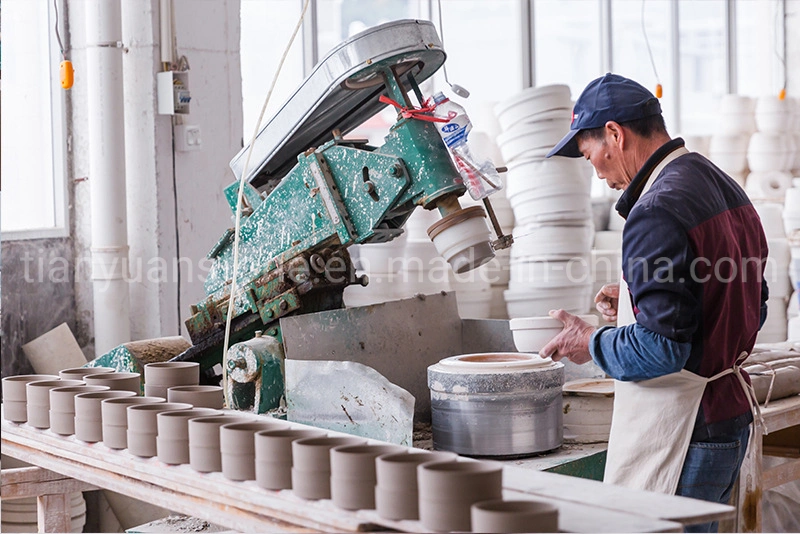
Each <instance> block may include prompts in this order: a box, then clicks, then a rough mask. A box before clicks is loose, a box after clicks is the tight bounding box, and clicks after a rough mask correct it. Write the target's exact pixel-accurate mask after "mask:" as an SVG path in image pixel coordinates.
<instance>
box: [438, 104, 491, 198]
mask: <svg viewBox="0 0 800 534" xmlns="http://www.w3.org/2000/svg"><path fill="white" fill-rule="evenodd" d="M433 101H434V103H435V104H436V109H435V110H434V112H433V115H434V116H435V117H438V118H442V119H447V122H436V123H434V124H435V125H436V128H437V129H438V130H439V135H441V136H442V140H443V141H444V144H445V146H447V149H448V150H449V151H450V155H451V156H452V158H453V162H454V163H455V165H456V168H457V169H458V172H459V174H461V177H462V178H463V179H464V184H465V185H466V186H467V190H468V191H469V194H470V196H471V197H472V198H473V199H474V200H480V199H482V198H486V197H488V196H489V195H491V194H492V193H495V192H497V191H500V190H501V189H502V188H503V181H502V180H501V178H500V175H498V174H497V170H496V169H495V166H494V163H492V161H491V160H490V159H484V160H481V159H480V158H478V157H476V156H475V155H474V154H473V153H472V151H471V150H470V148H469V144H468V142H467V138H468V137H469V132H470V131H471V130H472V122H470V120H469V117H468V116H467V112H466V110H465V109H464V108H463V107H461V106H460V105H458V104H457V103H455V102H453V101H451V100H450V99H449V98H447V97H446V96H445V95H444V94H443V93H441V92H440V93H436V94H435V95H434V96H433Z"/></svg>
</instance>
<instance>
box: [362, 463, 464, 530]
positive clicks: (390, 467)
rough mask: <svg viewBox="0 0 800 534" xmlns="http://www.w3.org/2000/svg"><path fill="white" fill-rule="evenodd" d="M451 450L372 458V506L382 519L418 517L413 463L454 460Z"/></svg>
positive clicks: (415, 471) (415, 465)
mask: <svg viewBox="0 0 800 534" xmlns="http://www.w3.org/2000/svg"><path fill="white" fill-rule="evenodd" d="M457 459H458V455H457V454H456V453H454V452H445V451H436V452H415V453H412V454H407V453H394V454H385V455H383V456H379V457H378V458H376V459H375V475H376V482H377V484H376V485H375V509H376V510H377V511H378V515H379V516H381V517H382V518H384V519H391V520H393V521H399V520H402V519H419V506H418V505H417V501H418V500H419V492H418V491H417V466H419V465H422V464H425V463H429V462H455V461H456V460H457Z"/></svg>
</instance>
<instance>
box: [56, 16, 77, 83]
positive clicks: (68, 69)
mask: <svg viewBox="0 0 800 534" xmlns="http://www.w3.org/2000/svg"><path fill="white" fill-rule="evenodd" d="M53 11H55V30H56V39H57V40H58V48H59V50H61V64H60V65H59V66H58V74H59V78H60V79H61V87H62V88H64V89H70V88H72V84H73V83H74V82H75V69H73V68H72V61H70V60H68V59H67V52H66V50H64V43H62V42H61V34H60V33H59V31H58V0H53Z"/></svg>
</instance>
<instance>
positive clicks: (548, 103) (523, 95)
mask: <svg viewBox="0 0 800 534" xmlns="http://www.w3.org/2000/svg"><path fill="white" fill-rule="evenodd" d="M553 109H566V110H571V109H572V100H571V94H570V90H569V86H568V85H565V84H553V85H543V86H540V87H529V88H527V89H524V90H522V91H521V92H519V93H518V94H516V95H514V96H512V97H511V98H508V99H506V100H503V101H502V102H500V103H498V104H497V105H495V107H494V114H495V116H496V117H497V121H498V122H499V123H500V127H501V128H502V130H503V131H507V130H508V129H509V128H511V127H512V126H514V124H516V123H518V122H520V121H523V120H525V119H526V118H527V117H530V116H533V115H536V114H539V113H544V112H546V111H550V110H553Z"/></svg>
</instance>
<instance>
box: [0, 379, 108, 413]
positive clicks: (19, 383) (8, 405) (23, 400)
mask: <svg viewBox="0 0 800 534" xmlns="http://www.w3.org/2000/svg"><path fill="white" fill-rule="evenodd" d="M113 372H114V369H112V368H110V367H76V368H71V369H64V370H62V371H60V372H59V374H58V376H56V375H43V374H35V375H16V376H9V377H5V378H3V417H4V418H5V419H6V420H8V421H11V422H13V423H25V422H27V421H28V385H29V384H31V383H34V382H53V381H55V382H57V383H56V384H51V385H50V386H48V387H45V389H43V390H42V391H37V393H38V394H36V395H35V397H36V399H35V401H34V403H33V404H34V405H35V408H33V411H35V412H36V415H35V416H34V419H35V420H36V423H37V424H38V425H40V426H38V427H37V428H48V427H49V426H50V424H49V411H50V397H49V392H48V391H46V390H49V389H52V388H54V387H67V386H81V385H105V384H86V381H85V377H86V376H88V375H90V374H93V373H94V374H98V375H100V374H108V373H113ZM61 380H64V382H61ZM66 380H70V381H71V382H66ZM45 415H46V416H47V417H45ZM45 419H47V423H46V424H45Z"/></svg>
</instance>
